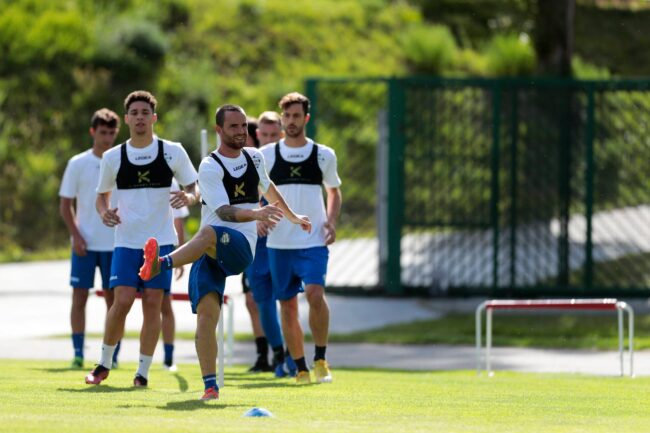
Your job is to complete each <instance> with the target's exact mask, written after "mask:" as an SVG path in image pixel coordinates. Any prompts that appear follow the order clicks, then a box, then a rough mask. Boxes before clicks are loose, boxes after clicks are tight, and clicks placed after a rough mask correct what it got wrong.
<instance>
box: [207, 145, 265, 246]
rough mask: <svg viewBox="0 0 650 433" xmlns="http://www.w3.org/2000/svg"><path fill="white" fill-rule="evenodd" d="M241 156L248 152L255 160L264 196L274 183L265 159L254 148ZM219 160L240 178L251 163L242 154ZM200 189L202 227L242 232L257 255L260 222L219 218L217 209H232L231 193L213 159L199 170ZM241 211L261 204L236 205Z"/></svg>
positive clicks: (208, 159)
mask: <svg viewBox="0 0 650 433" xmlns="http://www.w3.org/2000/svg"><path fill="white" fill-rule="evenodd" d="M242 152H248V155H249V156H250V157H251V159H252V160H253V163H254V164H255V168H256V169H257V174H258V175H259V176H260V184H259V186H260V188H261V189H262V191H263V192H266V191H268V189H269V186H270V185H271V181H270V179H269V175H268V174H267V171H266V166H265V164H264V156H263V155H262V153H261V152H260V151H259V150H257V149H255V148H254V147H244V148H243V149H242ZM217 156H218V157H219V159H220V160H221V162H222V163H223V165H224V166H225V167H226V169H227V170H228V173H229V174H230V175H231V176H233V177H235V178H240V177H242V176H243V175H244V173H245V172H246V169H247V168H248V163H247V161H246V157H245V156H244V155H243V154H240V155H239V156H238V157H237V158H227V157H225V156H223V155H222V154H220V153H218V152H217ZM199 187H200V188H201V198H203V201H204V202H205V204H204V205H203V206H202V207H201V227H203V226H206V225H212V226H221V227H228V228H231V229H234V230H238V231H240V232H241V233H242V234H243V235H244V236H246V239H247V240H248V243H249V245H250V247H251V253H253V255H255V243H256V242H257V222H256V221H249V222H245V223H238V222H230V221H223V220H222V219H221V218H219V216H218V215H217V209H219V208H220V207H221V206H224V205H230V199H228V193H227V192H226V188H225V187H224V186H223V168H222V167H221V165H219V163H217V161H215V160H214V159H213V158H212V157H211V156H209V155H208V156H206V157H205V158H203V161H201V165H200V166H199ZM234 206H237V207H239V208H242V209H255V208H257V207H258V206H259V204H258V203H241V204H238V205H234Z"/></svg>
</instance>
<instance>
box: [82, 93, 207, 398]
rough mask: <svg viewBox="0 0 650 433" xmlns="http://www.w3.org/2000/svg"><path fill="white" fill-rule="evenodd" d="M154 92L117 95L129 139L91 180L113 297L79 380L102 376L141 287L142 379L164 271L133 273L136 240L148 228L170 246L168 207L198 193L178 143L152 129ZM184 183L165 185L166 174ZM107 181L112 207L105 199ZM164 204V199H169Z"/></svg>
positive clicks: (166, 279) (155, 330)
mask: <svg viewBox="0 0 650 433" xmlns="http://www.w3.org/2000/svg"><path fill="white" fill-rule="evenodd" d="M156 104H157V101H156V98H155V97H154V96H153V95H152V94H151V93H149V92H146V91H142V90H139V91H135V92H132V93H130V94H129V95H128V96H127V97H126V99H125V101H124V108H125V111H126V114H125V116H124V122H125V123H126V124H127V125H128V126H129V132H130V139H129V140H127V142H126V143H123V144H121V145H119V146H117V147H115V148H113V149H111V150H109V151H108V152H106V153H105V154H104V157H103V158H102V163H101V167H100V173H99V183H98V185H97V203H96V207H97V212H98V213H99V214H100V216H101V217H102V221H103V222H104V224H106V225H107V226H109V227H116V229H115V249H114V251H113V262H112V265H111V278H110V280H111V281H110V284H111V287H114V288H115V300H114V302H113V305H112V307H111V309H110V310H109V312H108V315H107V317H106V327H105V330H104V341H103V344H102V355H101V359H100V361H99V364H98V365H97V367H95V369H94V370H93V371H92V372H90V373H89V374H88V375H87V376H86V383H88V384H94V385H97V384H99V383H100V382H102V381H103V380H104V379H106V378H107V377H108V374H109V371H110V365H111V364H110V361H109V360H110V359H111V357H112V356H113V351H114V350H115V346H116V344H117V341H118V340H119V339H120V338H121V336H122V334H123V333H124V323H125V321H126V316H127V314H128V313H129V311H130V309H131V305H132V304H133V301H134V300H135V297H136V293H137V292H138V291H140V292H141V293H142V314H143V322H142V330H141V331H140V362H139V366H138V370H137V372H136V375H135V378H134V379H133V385H134V386H136V387H143V386H147V385H148V380H149V367H150V366H151V360H152V358H153V353H154V351H155V349H156V344H157V343H158V337H159V335H160V307H161V304H162V299H163V294H164V293H165V292H169V290H170V286H171V278H172V274H171V271H167V272H162V273H161V274H160V275H158V277H157V278H155V279H152V280H150V281H143V280H142V279H141V278H140V277H139V276H138V270H139V267H140V264H141V263H142V245H143V244H144V242H145V241H146V239H147V238H148V237H149V236H150V235H151V234H154V235H155V236H157V237H158V239H160V241H161V244H162V246H161V250H162V251H164V252H171V251H172V250H173V249H174V244H176V243H177V242H178V239H177V236H176V232H175V231H174V223H173V217H172V208H180V207H182V206H187V205H192V204H195V203H196V202H197V201H198V200H199V197H198V189H197V188H196V181H197V178H198V175H197V173H196V170H195V169H194V167H193V166H192V162H191V161H190V158H189V157H188V156H187V152H186V151H185V149H184V148H183V146H181V144H180V143H174V142H171V141H167V140H162V139H160V138H158V137H156V136H155V135H154V133H153V125H154V123H155V122H156V120H157V116H156ZM174 177H175V178H176V179H177V180H178V182H179V183H180V184H181V185H185V190H184V191H177V192H176V193H171V192H170V187H171V184H172V178H174ZM114 188H115V193H114V194H115V196H116V198H117V207H115V208H111V207H110V205H109V200H110V197H111V191H113V189H114ZM170 205H171V206H170Z"/></svg>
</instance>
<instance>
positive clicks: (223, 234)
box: [188, 226, 253, 314]
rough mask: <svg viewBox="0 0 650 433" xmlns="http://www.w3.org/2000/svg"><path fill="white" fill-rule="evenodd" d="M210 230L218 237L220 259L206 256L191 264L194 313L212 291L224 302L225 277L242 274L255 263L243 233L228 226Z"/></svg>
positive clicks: (218, 256) (190, 286) (191, 297)
mask: <svg viewBox="0 0 650 433" xmlns="http://www.w3.org/2000/svg"><path fill="white" fill-rule="evenodd" d="M210 227H212V228H213V229H214V231H215V233H216V234H217V244H216V248H217V258H216V259H213V258H212V257H210V256H208V255H207V254H203V255H202V256H201V258H199V259H198V260H197V261H196V262H194V263H193V264H192V269H190V278H189V287H188V292H189V295H190V303H191V304H192V313H194V314H196V308H197V307H198V305H199V301H200V300H201V298H203V297H204V296H205V295H207V294H208V293H210V292H216V293H217V294H218V295H219V302H221V301H222V300H223V292H224V290H225V288H226V277H228V276H230V275H237V274H241V273H242V272H243V271H244V269H246V267H247V266H248V265H250V264H251V262H252V261H253V254H252V252H251V247H250V245H249V243H248V240H247V239H246V236H244V235H243V234H242V233H241V232H239V231H237V230H234V229H230V228H227V227H220V226H210Z"/></svg>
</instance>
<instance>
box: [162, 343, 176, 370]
mask: <svg viewBox="0 0 650 433" xmlns="http://www.w3.org/2000/svg"><path fill="white" fill-rule="evenodd" d="M163 348H164V349H165V365H166V366H168V367H170V366H171V365H172V364H173V363H174V345H173V344H163Z"/></svg>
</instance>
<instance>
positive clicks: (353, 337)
mask: <svg viewBox="0 0 650 433" xmlns="http://www.w3.org/2000/svg"><path fill="white" fill-rule="evenodd" d="M625 326H626V328H625V329H626V332H627V319H626V322H625ZM474 332H475V331H474V315H473V314H449V315H447V316H444V317H442V318H440V319H437V320H421V321H416V322H412V323H404V324H397V325H389V326H385V327H383V328H378V329H373V330H369V331H362V332H353V333H349V334H332V335H330V342H335V343H382V344H470V345H471V344H474V342H475V341H474V339H475V334H474ZM139 335H140V334H139V333H138V332H134V331H129V332H127V333H126V338H139ZM88 336H89V337H92V338H101V337H102V335H101V334H89V335H88ZM57 337H60V338H70V336H69V335H68V334H66V335H60V336H57ZM176 338H179V339H188V340H194V333H193V332H179V333H177V334H176ZM305 338H306V340H307V341H310V342H311V336H310V335H306V337H305ZM235 340H236V341H253V335H252V334H243V333H242V334H235ZM626 341H627V340H626ZM493 344H494V345H495V346H512V347H541V348H566V349H570V348H575V349H604V350H605V349H606V350H614V349H616V348H617V347H618V327H617V319H616V315H615V314H613V313H596V314H585V313H574V314H525V315H524V314H511V313H502V312H497V313H495V314H494V321H493ZM634 347H635V349H637V350H638V349H650V315H647V314H642V315H637V316H636V317H635V337H634Z"/></svg>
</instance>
